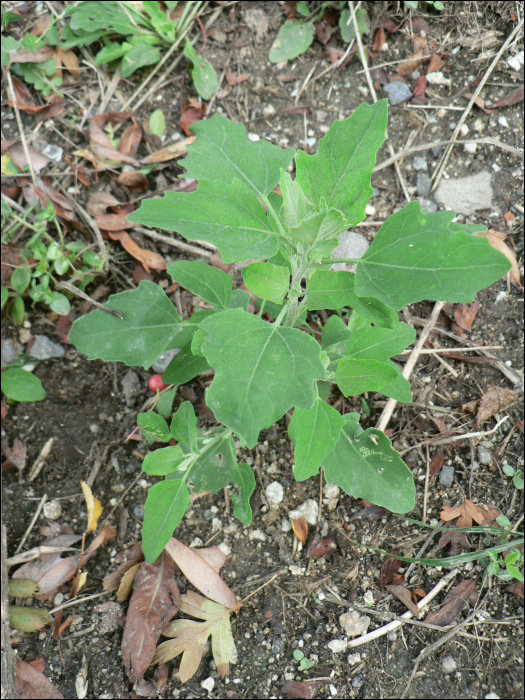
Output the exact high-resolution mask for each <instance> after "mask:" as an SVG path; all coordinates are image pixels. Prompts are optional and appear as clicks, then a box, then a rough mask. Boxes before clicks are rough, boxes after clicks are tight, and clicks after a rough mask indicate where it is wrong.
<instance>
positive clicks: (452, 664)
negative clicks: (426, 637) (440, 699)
mask: <svg viewBox="0 0 525 700" xmlns="http://www.w3.org/2000/svg"><path fill="white" fill-rule="evenodd" d="M457 667H458V665H457V663H456V660H455V659H453V658H452V656H445V657H444V658H443V659H442V660H441V670H442V671H443V673H445V674H446V675H448V674H449V673H454V671H455V670H456V669H457Z"/></svg>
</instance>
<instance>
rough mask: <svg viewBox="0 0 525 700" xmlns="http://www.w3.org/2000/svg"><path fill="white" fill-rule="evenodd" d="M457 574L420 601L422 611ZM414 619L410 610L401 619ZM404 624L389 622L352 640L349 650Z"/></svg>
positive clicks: (455, 571)
mask: <svg viewBox="0 0 525 700" xmlns="http://www.w3.org/2000/svg"><path fill="white" fill-rule="evenodd" d="M457 574H459V569H454V570H453V571H451V572H450V573H448V574H447V575H446V576H444V577H443V578H442V579H441V581H438V583H437V584H436V585H435V586H434V588H433V589H432V590H431V591H430V593H427V595H426V596H425V597H424V598H422V599H421V600H420V601H419V603H418V604H417V607H418V608H419V609H420V610H421V609H422V608H423V607H424V606H425V605H428V604H429V603H430V602H431V601H432V600H433V599H434V598H435V597H436V596H437V594H438V593H439V592H440V591H441V590H442V589H443V588H445V586H447V585H448V584H449V582H450V581H452V579H453V578H454V577H455V576H457ZM412 617H413V615H412V613H411V612H410V610H409V611H408V612H406V613H404V615H401V618H409V619H410V618H412ZM403 624H404V623H403V622H402V621H401V620H394V621H393V622H389V623H388V624H386V625H384V626H383V627H379V628H378V629H376V630H373V632H369V633H368V634H365V635H364V636H362V637H358V638H357V639H352V641H350V642H348V648H349V649H353V648H354V647H358V646H361V644H368V642H372V641H373V640H374V639H378V638H379V637H383V636H384V635H385V634H388V633H389V632H392V631H393V630H397V629H399V627H401V626H402V625H403ZM454 629H456V628H454Z"/></svg>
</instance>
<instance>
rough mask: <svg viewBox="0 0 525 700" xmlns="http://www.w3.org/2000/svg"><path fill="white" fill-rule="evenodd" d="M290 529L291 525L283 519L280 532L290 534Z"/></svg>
mask: <svg viewBox="0 0 525 700" xmlns="http://www.w3.org/2000/svg"><path fill="white" fill-rule="evenodd" d="M291 529H292V523H291V522H290V521H289V520H288V519H287V518H284V519H283V521H282V523H281V530H282V531H283V532H290V530H291Z"/></svg>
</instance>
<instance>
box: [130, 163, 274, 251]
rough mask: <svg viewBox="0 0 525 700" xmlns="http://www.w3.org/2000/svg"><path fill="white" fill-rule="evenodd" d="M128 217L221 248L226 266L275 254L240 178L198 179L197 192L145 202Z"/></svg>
mask: <svg viewBox="0 0 525 700" xmlns="http://www.w3.org/2000/svg"><path fill="white" fill-rule="evenodd" d="M212 167H213V165H212V163H211V162H210V164H209V166H208V168H212ZM127 218H128V221H132V222H133V223H136V224H146V225H147V226H155V227H156V228H160V229H163V230H165V231H173V230H176V231H177V232H178V233H180V234H181V235H182V236H184V238H187V239H189V240H201V241H207V242H208V243H211V244H213V245H214V246H217V248H219V250H220V251H221V255H222V259H223V261H224V262H225V263H226V264H229V263H232V262H239V261H243V260H249V259H250V258H253V259H255V260H260V259H264V258H269V257H271V256H272V255H275V253H276V252H277V250H278V246H277V241H276V238H275V235H274V234H275V230H274V228H273V225H272V224H271V223H270V220H269V219H268V218H267V216H266V214H265V213H264V209H263V208H262V206H261V205H260V203H259V202H258V201H257V198H256V197H255V196H254V195H253V194H252V192H250V189H249V188H248V186H247V185H246V184H244V183H243V182H241V181H240V180H233V182H232V183H230V184H228V185H226V183H225V182H221V181H216V182H209V181H208V180H201V181H200V182H199V186H198V188H197V191H196V192H191V193H184V192H166V194H165V196H164V198H163V199H147V200H145V201H144V202H142V206H141V208H140V209H138V210H137V211H136V212H133V213H132V214H129V216H128V217H127Z"/></svg>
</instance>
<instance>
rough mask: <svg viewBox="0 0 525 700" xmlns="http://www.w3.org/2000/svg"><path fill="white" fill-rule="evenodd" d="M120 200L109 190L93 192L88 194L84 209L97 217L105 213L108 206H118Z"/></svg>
mask: <svg viewBox="0 0 525 700" xmlns="http://www.w3.org/2000/svg"><path fill="white" fill-rule="evenodd" d="M118 206H120V202H119V201H118V199H116V198H115V197H114V196H113V195H112V194H109V192H94V193H93V194H90V195H89V199H88V202H87V204H86V211H87V213H88V214H89V215H90V216H93V217H97V216H101V215H102V214H105V213H106V211H107V210H108V209H109V207H118Z"/></svg>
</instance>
